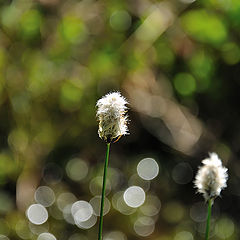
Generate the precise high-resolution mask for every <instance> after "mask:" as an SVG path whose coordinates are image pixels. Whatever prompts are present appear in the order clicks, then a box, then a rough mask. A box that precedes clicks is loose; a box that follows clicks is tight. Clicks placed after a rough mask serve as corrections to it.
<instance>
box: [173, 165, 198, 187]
mask: <svg viewBox="0 0 240 240" xmlns="http://www.w3.org/2000/svg"><path fill="white" fill-rule="evenodd" d="M172 178H173V180H174V181H175V182H176V183H178V184H187V183H189V182H191V180H192V178H193V171H192V168H191V166H190V165H189V164H188V163H184V162H183V163H178V164H177V165H176V166H175V167H174V168H173V170H172Z"/></svg>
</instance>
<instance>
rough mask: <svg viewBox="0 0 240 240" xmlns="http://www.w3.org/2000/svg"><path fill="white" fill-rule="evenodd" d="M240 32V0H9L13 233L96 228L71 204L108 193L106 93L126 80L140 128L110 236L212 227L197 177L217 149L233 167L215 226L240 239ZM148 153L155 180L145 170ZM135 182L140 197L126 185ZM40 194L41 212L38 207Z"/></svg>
mask: <svg viewBox="0 0 240 240" xmlns="http://www.w3.org/2000/svg"><path fill="white" fill-rule="evenodd" d="M239 41H240V1H239V0H202V1H199V0H196V1H194V0H165V1H157V0H155V1H154V0H126V1H120V0H111V1H105V0H98V1H94V0H83V1H80V0H66V1H64V0H18V1H17V0H15V1H10V0H0V105H1V109H0V147H1V149H0V234H2V235H0V239H3V240H4V239H5V240H6V239H8V238H9V239H13V240H14V239H38V240H54V238H53V236H50V235H41V236H42V237H38V236H39V234H41V233H43V232H50V233H51V234H53V235H54V236H55V237H56V238H57V239H58V240H77V239H81V240H88V239H89V240H91V239H96V238H97V232H98V223H96V217H95V215H93V219H92V222H90V223H86V225H84V226H82V227H81V226H76V225H75V224H74V222H73V219H71V211H69V208H70V207H69V206H71V204H72V203H73V202H75V201H77V200H84V201H87V202H89V201H90V203H92V202H94V201H95V200H96V199H97V198H96V196H97V195H99V194H100V190H101V176H102V168H103V161H104V154H105V148H106V146H105V144H104V142H103V141H102V140H100V139H99V138H98V135H97V128H98V126H97V122H96V117H95V112H96V107H95V104H96V101H97V100H98V99H99V98H100V97H101V96H102V95H104V94H106V93H107V92H109V91H113V90H120V91H121V92H122V94H123V95H124V96H126V97H127V99H128V100H129V102H130V106H129V107H130V110H129V115H130V116H129V119H130V122H129V132H130V135H128V136H126V137H122V138H121V139H120V141H119V142H118V143H116V144H112V148H111V154H110V166H109V167H110V168H109V183H108V195H107V198H108V200H109V202H108V203H109V206H110V205H111V207H110V209H108V210H110V211H109V212H108V213H107V215H106V216H105V217H104V240H127V239H128V240H136V239H150V240H194V239H196V240H197V239H203V237H204V228H205V219H206V213H205V212H206V206H205V204H204V201H203V198H202V196H200V195H199V194H196V189H194V188H193V183H192V181H193V179H194V176H195V174H196V171H197V167H198V166H199V165H200V164H201V160H202V159H203V158H205V157H207V154H208V152H212V151H214V152H217V153H218V154H219V156H220V158H221V159H222V160H223V164H224V165H225V166H227V167H228V169H229V175H230V177H229V181H228V187H227V189H226V190H224V191H223V192H222V197H221V198H218V199H217V200H216V201H215V204H214V212H213V219H212V225H211V226H212V229H211V239H212V240H220V239H231V240H237V239H239V238H240V233H239V224H240V218H239V212H240V201H239V200H240V199H239V197H240V188H239V178H240V163H239V160H238V154H239V151H240V144H239V142H240V125H239V121H240V111H239V89H240V88H239V84H240V78H239V75H240V44H239ZM146 157H147V158H153V159H155V160H156V162H157V163H158V166H159V174H158V176H157V177H156V178H154V179H152V180H144V179H142V178H141V177H140V176H139V175H138V174H137V165H138V163H139V162H140V160H142V159H143V158H146ZM132 185H137V186H140V187H142V188H143V189H144V191H145V193H146V201H145V203H144V204H143V205H142V206H141V207H139V208H130V207H128V206H127V205H126V203H125V202H124V201H123V199H122V193H123V191H125V190H126V189H127V188H128V187H129V186H132ZM39 186H45V187H44V188H40V189H39V188H38V187H39ZM92 199H95V200H92ZM35 203H41V204H43V205H44V204H45V207H46V208H45V210H47V211H48V218H47V219H45V220H46V221H45V223H43V224H40V225H36V224H33V222H34V221H33V220H32V219H31V217H33V218H34V216H30V215H29V214H25V213H26V210H27V209H28V208H29V206H36V205H31V204H35ZM40 210H41V209H40ZM41 213H42V212H41ZM36 214H37V215H38V216H40V215H39V214H40V213H39V212H38V211H37V210H36ZM91 225H92V226H91Z"/></svg>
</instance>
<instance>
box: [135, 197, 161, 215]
mask: <svg viewBox="0 0 240 240" xmlns="http://www.w3.org/2000/svg"><path fill="white" fill-rule="evenodd" d="M160 208H161V201H160V200H159V198H158V197H157V196H154V195H147V196H146V200H145V202H144V204H143V205H142V206H141V207H140V210H141V212H142V213H143V214H144V215H146V216H149V217H151V216H155V215H156V214H158V213H159V211H160Z"/></svg>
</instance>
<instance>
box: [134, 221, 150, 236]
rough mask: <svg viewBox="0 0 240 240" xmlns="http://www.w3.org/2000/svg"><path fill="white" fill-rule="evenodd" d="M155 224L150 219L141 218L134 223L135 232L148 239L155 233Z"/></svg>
mask: <svg viewBox="0 0 240 240" xmlns="http://www.w3.org/2000/svg"><path fill="white" fill-rule="evenodd" d="M154 229H155V222H154V220H153V219H152V218H150V217H140V218H138V219H137V221H136V222H135V223H134V230H135V232H136V233H137V235H139V236H142V237H147V236H149V235H150V234H152V233H153V232H154Z"/></svg>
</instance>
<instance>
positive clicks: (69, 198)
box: [57, 192, 77, 211]
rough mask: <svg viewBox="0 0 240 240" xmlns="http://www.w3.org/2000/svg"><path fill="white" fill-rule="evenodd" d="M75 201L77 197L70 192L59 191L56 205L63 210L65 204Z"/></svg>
mask: <svg viewBox="0 0 240 240" xmlns="http://www.w3.org/2000/svg"><path fill="white" fill-rule="evenodd" d="M76 201H77V198H76V197H75V196H74V195H73V194H72V193H70V192H65V193H61V194H60V195H59V196H58V198H57V206H58V208H59V209H60V210H61V211H63V209H64V208H65V206H67V205H68V204H73V203H74V202H76Z"/></svg>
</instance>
